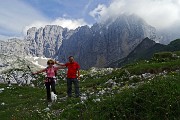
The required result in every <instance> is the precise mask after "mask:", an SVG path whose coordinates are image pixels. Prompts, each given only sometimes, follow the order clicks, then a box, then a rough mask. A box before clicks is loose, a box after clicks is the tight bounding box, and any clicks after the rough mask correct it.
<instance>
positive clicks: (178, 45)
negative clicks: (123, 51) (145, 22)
mask: <svg viewBox="0 0 180 120" xmlns="http://www.w3.org/2000/svg"><path fill="white" fill-rule="evenodd" d="M178 50H180V39H177V40H174V41H172V42H171V43H169V44H168V45H163V44H159V43H155V42H154V41H153V40H150V39H149V38H145V39H144V40H143V41H142V42H141V43H140V44H139V45H138V46H137V47H136V48H135V49H134V50H133V51H132V52H131V53H130V54H129V55H128V56H127V57H125V58H124V59H120V60H118V61H116V62H113V63H111V64H110V65H109V66H108V67H120V66H122V65H125V64H128V63H131V62H135V61H137V60H142V59H150V58H151V57H152V56H153V54H154V53H157V52H162V51H167V52H168V51H178Z"/></svg>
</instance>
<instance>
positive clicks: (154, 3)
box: [89, 0, 180, 29]
mask: <svg viewBox="0 0 180 120" xmlns="http://www.w3.org/2000/svg"><path fill="white" fill-rule="evenodd" d="M89 14H90V15H91V16H93V17H94V18H95V19H98V20H99V21H104V20H106V19H108V18H109V17H117V16H119V15H121V14H137V15H139V16H140V17H142V18H143V19H144V20H145V21H146V22H147V23H149V24H150V25H152V26H155V27H157V28H159V29H163V28H167V27H170V26H171V25H173V24H174V23H179V22H178V21H179V20H180V1H179V0H113V1H112V3H111V4H110V5H109V6H105V5H102V4H101V5H98V6H97V8H95V9H94V10H93V11H91V12H90V13H89ZM179 24H180V23H179Z"/></svg>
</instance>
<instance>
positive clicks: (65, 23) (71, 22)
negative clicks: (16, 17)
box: [24, 18, 90, 33]
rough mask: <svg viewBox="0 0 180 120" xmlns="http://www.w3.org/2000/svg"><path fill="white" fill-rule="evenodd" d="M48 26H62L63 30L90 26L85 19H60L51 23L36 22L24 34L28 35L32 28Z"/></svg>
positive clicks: (26, 28)
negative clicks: (27, 32)
mask: <svg viewBox="0 0 180 120" xmlns="http://www.w3.org/2000/svg"><path fill="white" fill-rule="evenodd" d="M46 25H58V26H61V27H63V28H68V29H76V28H77V27H80V26H83V25H88V24H87V23H86V22H85V21H84V20H83V19H65V18H58V19H56V20H53V21H49V22H46V21H37V22H34V23H32V24H30V25H28V26H26V27H25V29H24V33H26V31H27V30H28V29H29V28H31V27H36V28H40V27H45V26H46ZM89 26H90V25H89Z"/></svg>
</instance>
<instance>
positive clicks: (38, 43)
mask: <svg viewBox="0 0 180 120" xmlns="http://www.w3.org/2000/svg"><path fill="white" fill-rule="evenodd" d="M155 32H156V31H155V28H153V27H151V26H149V25H148V24H146V23H145V22H144V21H143V20H142V19H141V18H139V17H137V16H135V15H130V16H127V15H122V16H121V17H119V18H117V19H109V20H107V21H106V22H104V23H96V24H94V25H93V26H92V27H89V26H82V27H79V28H77V29H75V30H68V29H67V28H62V27H61V26H57V25H47V26H45V27H44V28H39V29H37V28H35V27H33V28H30V29H29V30H28V31H27V36H26V37H25V39H24V40H15V41H11V42H10V41H9V42H0V45H1V46H0V53H2V52H3V51H4V52H6V53H9V54H14V55H23V56H26V55H28V56H38V57H40V56H42V57H47V58H57V59H58V60H59V61H60V62H67V60H68V59H67V58H68V56H74V57H75V60H76V61H77V62H79V64H80V65H81V68H82V69H88V68H90V67H105V66H107V65H108V64H110V63H112V62H113V61H117V60H119V59H122V58H124V57H126V56H127V55H128V54H129V53H130V52H131V51H133V50H134V48H135V47H136V46H137V45H138V44H139V43H140V42H141V41H142V40H143V39H144V38H146V37H149V38H150V39H152V40H154V39H156V34H155Z"/></svg>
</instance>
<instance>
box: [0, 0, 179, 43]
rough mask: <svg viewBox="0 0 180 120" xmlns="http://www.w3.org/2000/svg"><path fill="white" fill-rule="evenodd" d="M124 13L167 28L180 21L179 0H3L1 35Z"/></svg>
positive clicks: (75, 24)
mask: <svg viewBox="0 0 180 120" xmlns="http://www.w3.org/2000/svg"><path fill="white" fill-rule="evenodd" d="M121 14H137V15H139V16H140V17H142V18H143V19H144V20H145V21H146V22H147V23H148V24H150V25H152V26H154V27H156V28H157V29H166V28H168V27H171V26H175V25H177V24H180V0H1V1H0V39H5V38H7V37H14V36H17V37H22V36H24V35H25V34H26V30H27V29H29V28H30V27H38V28H39V27H44V26H45V25H60V26H62V27H67V28H69V29H75V28H77V27H78V26H82V25H89V26H91V25H92V24H94V23H95V22H97V21H98V22H101V21H104V20H106V19H108V18H109V17H118V16H119V15H121Z"/></svg>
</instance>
